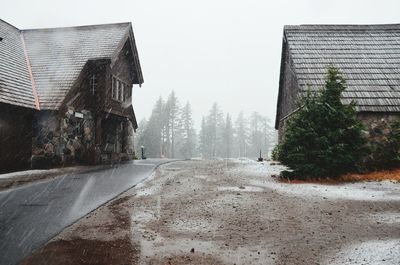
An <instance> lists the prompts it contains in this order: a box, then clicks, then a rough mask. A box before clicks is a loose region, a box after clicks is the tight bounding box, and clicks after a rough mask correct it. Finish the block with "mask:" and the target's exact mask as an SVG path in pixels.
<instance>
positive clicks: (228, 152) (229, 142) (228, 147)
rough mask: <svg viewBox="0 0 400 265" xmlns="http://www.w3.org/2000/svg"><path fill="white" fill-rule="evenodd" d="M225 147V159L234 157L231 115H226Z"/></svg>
mask: <svg viewBox="0 0 400 265" xmlns="http://www.w3.org/2000/svg"><path fill="white" fill-rule="evenodd" d="M223 147H224V152H223V157H226V158H230V157H232V147H233V127H232V119H231V116H230V115H229V114H226V119H225V130H224V137H223Z"/></svg>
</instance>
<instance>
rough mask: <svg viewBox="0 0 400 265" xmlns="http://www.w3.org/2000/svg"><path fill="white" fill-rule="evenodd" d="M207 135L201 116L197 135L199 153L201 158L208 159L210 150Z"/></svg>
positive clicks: (205, 125)
mask: <svg viewBox="0 0 400 265" xmlns="http://www.w3.org/2000/svg"><path fill="white" fill-rule="evenodd" d="M209 135H210V134H209V132H208V127H207V124H206V118H205V117H204V116H203V117H202V119H201V128H200V134H199V153H200V154H201V157H203V158H210V153H211V151H210V150H211V148H210V139H209V138H210V137H209Z"/></svg>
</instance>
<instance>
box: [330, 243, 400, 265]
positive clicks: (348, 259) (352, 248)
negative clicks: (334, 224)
mask: <svg viewBox="0 0 400 265" xmlns="http://www.w3.org/2000/svg"><path fill="white" fill-rule="evenodd" d="M399 262H400V240H385V241H379V240H373V241H368V242H362V243H356V244H350V245H345V246H344V247H343V248H342V250H341V251H340V252H339V253H337V256H335V257H334V259H333V260H331V261H329V262H326V263H324V264H327V265H328V264H329V265H330V264H335V265H336V264H337V265H339V264H340V265H342V264H345V265H350V264H376V265H378V264H390V265H391V264H393V265H398V264H399Z"/></svg>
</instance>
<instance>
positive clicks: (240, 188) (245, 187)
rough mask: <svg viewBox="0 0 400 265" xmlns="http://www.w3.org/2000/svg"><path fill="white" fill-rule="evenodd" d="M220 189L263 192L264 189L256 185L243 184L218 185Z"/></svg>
mask: <svg viewBox="0 0 400 265" xmlns="http://www.w3.org/2000/svg"><path fill="white" fill-rule="evenodd" d="M217 189H218V191H237V192H240V191H242V192H262V191H264V189H263V188H261V187H255V186H241V187H218V188H217Z"/></svg>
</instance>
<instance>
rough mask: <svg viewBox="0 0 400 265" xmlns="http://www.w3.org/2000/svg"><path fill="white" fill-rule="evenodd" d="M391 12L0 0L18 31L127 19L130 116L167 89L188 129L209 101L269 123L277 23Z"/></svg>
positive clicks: (154, 0) (184, 1) (347, 19)
mask: <svg viewBox="0 0 400 265" xmlns="http://www.w3.org/2000/svg"><path fill="white" fill-rule="evenodd" d="M399 11H400V1H399V0H380V1H372V0H335V1H332V0H330V1H324V0H293V1H284V0H281V1H267V0H243V1H235V0H198V1H191V0H141V1H139V0H112V1H104V0H96V1H95V0H92V1H87V0H85V1H84V0H67V1H55V0H35V1H28V0H26V1H19V0H13V1H5V0H0V18H1V19H3V20H5V21H7V22H9V23H11V24H13V25H14V26H16V27H18V28H21V29H25V28H38V27H59V26H77V25H88V24H102V23H113V22H126V21H130V22H132V23H133V27H134V32H135V37H136V42H137V47H138V51H139V56H140V61H141V64H142V70H143V75H144V79H145V83H144V85H143V86H142V87H141V88H138V87H135V88H134V95H133V96H134V100H133V101H134V108H135V112H136V116H137V119H138V120H141V119H142V118H143V117H144V116H146V117H148V116H149V115H150V113H151V109H152V106H153V103H154V102H155V101H156V99H157V98H158V97H159V96H160V95H161V96H163V97H164V98H165V97H166V96H167V95H168V94H169V92H170V91H171V90H175V92H176V94H177V96H178V97H179V98H180V99H181V101H186V100H189V101H190V102H191V103H192V107H193V111H194V115H195V118H196V123H197V124H196V125H198V124H199V119H200V118H201V116H202V115H205V114H207V112H208V110H209V108H210V106H211V105H212V103H213V102H214V101H217V102H218V103H219V105H220V106H221V107H222V109H223V110H224V111H225V112H229V113H231V114H233V115H234V116H236V115H237V114H238V112H239V111H240V110H243V111H245V112H246V113H248V114H250V113H251V112H253V111H258V112H260V113H261V114H264V115H266V116H268V117H269V118H270V119H271V121H272V122H274V120H275V109H276V98H277V93H278V79H279V68H280V56H281V45H282V29H283V26H284V25H285V24H317V23H318V24H374V23H379V24H380V23H400V13H399ZM183 103H184V102H183Z"/></svg>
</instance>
